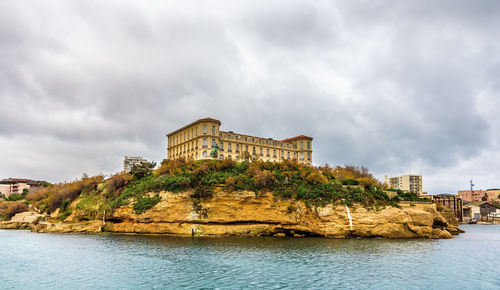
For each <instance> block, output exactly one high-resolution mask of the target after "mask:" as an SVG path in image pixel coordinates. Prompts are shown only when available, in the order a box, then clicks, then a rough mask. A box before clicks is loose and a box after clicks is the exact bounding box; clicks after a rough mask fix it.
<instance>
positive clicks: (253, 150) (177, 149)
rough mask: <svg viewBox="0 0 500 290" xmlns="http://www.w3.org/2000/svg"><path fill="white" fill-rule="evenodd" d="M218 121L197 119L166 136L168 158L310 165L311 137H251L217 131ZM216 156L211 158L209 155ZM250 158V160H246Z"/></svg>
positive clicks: (219, 123)
mask: <svg viewBox="0 0 500 290" xmlns="http://www.w3.org/2000/svg"><path fill="white" fill-rule="evenodd" d="M220 125H221V122H220V121H219V120H215V119H212V118H205V119H200V120H197V121H194V122H192V123H191V124H188V125H186V126H184V127H181V128H179V129H177V130H175V131H173V132H171V133H169V134H168V135H167V137H168V148H167V151H168V152H167V157H168V158H169V159H173V158H192V159H194V160H200V159H212V158H214V157H216V158H218V159H224V158H228V159H234V160H237V161H238V160H240V159H241V158H242V156H247V157H245V158H252V159H254V160H255V159H260V160H263V161H275V162H279V161H283V160H291V159H296V160H297V161H298V162H300V163H305V164H308V165H311V164H312V140H313V138H312V137H308V136H304V135H300V136H296V137H292V138H287V139H284V140H274V139H272V138H263V137H256V136H250V135H244V134H239V133H234V132H233V131H220V130H219V127H220ZM212 152H213V153H214V154H215V153H216V155H217V156H211V153H212ZM248 156H250V157H248Z"/></svg>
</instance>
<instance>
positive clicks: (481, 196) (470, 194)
mask: <svg viewBox="0 0 500 290" xmlns="http://www.w3.org/2000/svg"><path fill="white" fill-rule="evenodd" d="M458 196H460V197H462V199H463V200H464V202H465V203H468V202H475V201H491V202H496V201H498V200H499V198H500V190H499V189H488V190H482V189H480V190H459V191H458Z"/></svg>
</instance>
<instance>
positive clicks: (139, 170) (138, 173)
mask: <svg viewBox="0 0 500 290" xmlns="http://www.w3.org/2000/svg"><path fill="white" fill-rule="evenodd" d="M155 166H156V162H141V163H139V164H135V165H134V166H132V169H131V170H130V173H131V174H132V175H133V176H134V178H135V179H141V178H143V177H145V176H148V175H150V174H151V172H153V169H154V168H155Z"/></svg>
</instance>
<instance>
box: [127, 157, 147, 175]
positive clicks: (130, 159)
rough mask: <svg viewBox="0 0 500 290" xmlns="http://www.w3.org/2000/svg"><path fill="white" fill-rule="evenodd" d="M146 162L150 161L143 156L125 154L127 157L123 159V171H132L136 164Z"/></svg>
mask: <svg viewBox="0 0 500 290" xmlns="http://www.w3.org/2000/svg"><path fill="white" fill-rule="evenodd" d="M146 162H148V160H146V159H144V158H142V157H132V156H125V158H124V159H123V171H124V172H130V171H131V170H132V167H134V165H141V164H142V163H146Z"/></svg>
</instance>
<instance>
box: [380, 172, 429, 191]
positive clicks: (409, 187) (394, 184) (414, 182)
mask: <svg viewBox="0 0 500 290" xmlns="http://www.w3.org/2000/svg"><path fill="white" fill-rule="evenodd" d="M385 183H386V184H387V185H388V186H389V188H392V189H401V190H402V191H407V192H411V193H415V194H417V195H422V194H424V191H423V187H422V175H420V174H407V175H401V176H393V177H388V176H387V175H386V176H385Z"/></svg>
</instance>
